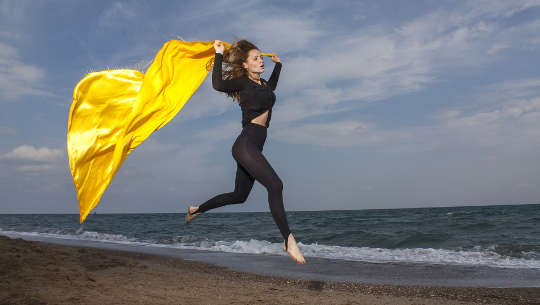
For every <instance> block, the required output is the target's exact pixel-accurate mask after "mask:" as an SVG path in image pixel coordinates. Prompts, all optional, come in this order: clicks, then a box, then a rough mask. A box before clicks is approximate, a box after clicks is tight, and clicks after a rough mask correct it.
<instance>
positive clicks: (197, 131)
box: [0, 0, 540, 213]
mask: <svg viewBox="0 0 540 305" xmlns="http://www.w3.org/2000/svg"><path fill="white" fill-rule="evenodd" d="M338 4H339V5H338ZM0 25H1V26H0V104H1V106H2V111H1V112H0V139H1V142H0V143H1V145H0V182H1V183H0V193H1V194H2V199H1V204H0V213H78V206H77V200H76V194H75V187H74V185H73V182H72V179H71V174H70V171H69V165H68V161H67V153H66V130H67V118H68V112H69V107H70V105H71V102H72V92H73V88H74V86H75V85H76V84H77V82H78V81H79V80H80V79H81V78H82V77H84V75H86V73H89V72H91V71H99V70H105V69H110V68H136V69H139V70H141V71H143V72H144V70H145V69H146V67H148V65H149V64H150V63H151V60H152V59H153V57H154V55H155V54H156V52H157V51H158V50H159V49H160V48H161V46H162V45H163V43H165V42H166V41H168V40H171V39H184V40H206V41H207V40H214V39H220V40H225V41H229V42H232V41H234V39H235V38H244V39H248V40H250V41H252V42H254V43H255V44H256V45H258V46H259V48H260V49H261V50H262V51H264V52H276V53H277V54H279V55H280V57H281V59H282V62H283V69H282V72H281V76H280V80H279V83H278V88H277V90H276V94H277V101H276V104H275V106H274V112H273V115H272V121H271V123H270V128H269V130H268V138H267V142H266V144H265V148H264V154H265V155H266V157H267V159H268V160H269V161H270V163H271V164H272V166H273V167H274V169H275V170H276V172H277V173H278V175H279V176H280V177H281V179H282V180H283V182H284V202H285V207H286V209H287V210H291V211H293V210H325V209H367V208H402V207H426V206H456V205H486V204H526V203H539V198H540V153H539V152H540V72H539V71H540V61H539V60H538V58H540V1H497V0H490V1H458V2H456V1H349V2H347V1H339V2H335V1H295V2H294V3H293V4H291V3H290V2H289V1H283V2H277V1H270V2H269V1H233V0H227V1H219V2H210V1H208V2H206V1H19V0H18V1H6V0H4V1H0ZM266 61H267V63H266V64H267V65H266V67H267V72H266V73H265V74H264V75H263V77H264V78H268V77H269V74H270V72H271V70H272V68H273V64H272V63H271V61H270V60H269V59H266ZM209 80H210V77H207V79H206V80H205V82H204V83H203V85H202V86H201V87H200V88H199V90H198V91H197V92H196V94H195V95H194V96H193V97H192V99H191V100H190V101H189V102H188V103H187V104H186V105H185V106H184V108H183V109H182V110H181V111H180V113H179V114H178V115H177V117H176V118H175V119H174V120H173V121H171V122H170V123H169V124H168V125H167V126H165V127H164V128H162V129H161V130H159V131H158V132H156V133H154V134H153V135H152V136H150V138H149V139H148V140H147V141H146V142H145V143H143V144H142V145H141V146H139V147H138V148H137V149H136V150H135V151H133V152H132V153H131V154H130V156H129V157H128V158H127V160H126V162H125V163H124V164H123V166H122V168H121V169H120V170H119V172H118V174H117V176H116V177H115V180H114V181H113V182H112V184H111V185H110V186H109V189H108V190H107V191H106V192H105V194H104V196H103V198H102V200H101V202H100V205H99V206H98V207H97V208H96V211H98V212H184V211H185V209H186V207H187V205H188V204H196V205H197V204H200V203H202V202H204V201H205V200H207V199H209V198H211V197H212V196H214V195H216V194H219V193H222V192H229V191H232V190H233V188H234V177H235V171H236V164H235V161H234V159H233V158H232V155H231V146H232V144H233V142H234V140H235V138H236V136H237V135H238V134H239V133H240V131H241V124H240V121H241V112H240V109H239V107H238V105H237V104H236V103H234V102H232V101H231V100H230V99H228V98H227V97H226V96H225V95H223V94H220V93H218V92H216V91H214V90H213V89H212V88H211V84H210V82H209ZM216 211H223V212H227V211H229V212H230V211H268V202H267V193H266V190H265V189H264V187H263V186H262V185H261V184H259V183H256V184H255V186H254V188H253V191H252V193H251V194H250V197H249V198H248V201H247V202H246V203H245V204H243V205H233V206H228V207H224V208H221V209H220V210H216Z"/></svg>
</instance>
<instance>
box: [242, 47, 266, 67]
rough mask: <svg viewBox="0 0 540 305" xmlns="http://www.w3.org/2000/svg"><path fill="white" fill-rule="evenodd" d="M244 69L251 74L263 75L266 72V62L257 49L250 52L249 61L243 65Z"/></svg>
mask: <svg viewBox="0 0 540 305" xmlns="http://www.w3.org/2000/svg"><path fill="white" fill-rule="evenodd" d="M243 65H244V68H246V69H247V70H248V72H251V73H263V72H264V60H263V58H262V56H261V52H260V51H259V50H257V49H251V50H249V52H248V57H247V60H246V61H245V62H244V63H243Z"/></svg>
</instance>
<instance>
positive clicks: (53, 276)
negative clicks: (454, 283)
mask: <svg viewBox="0 0 540 305" xmlns="http://www.w3.org/2000/svg"><path fill="white" fill-rule="evenodd" d="M0 270H2V271H3V272H0V287H1V289H0V304H29V303H32V304H291V303H293V304H540V288H481V287H474V288H469V287H443V286H407V285H387V284H363V283H352V282H332V281H319V280H299V279H291V278H287V277H282V276H272V275H259V274H255V273H250V272H243V271H234V270H231V269H228V268H226V267H221V266H217V265H214V264H210V263H205V262H196V261H190V260H184V259H181V258H173V257H167V256H161V255H159V254H147V253H137V252H128V251H122V250H111V249H99V248H92V247H84V246H71V245H58V244H51V243H46V242H36V241H27V240H23V239H20V238H17V239H12V238H9V237H5V236H0Z"/></svg>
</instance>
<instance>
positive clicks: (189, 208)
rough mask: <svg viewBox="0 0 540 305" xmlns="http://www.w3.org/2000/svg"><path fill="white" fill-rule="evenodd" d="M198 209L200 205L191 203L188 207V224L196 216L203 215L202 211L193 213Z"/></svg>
mask: <svg viewBox="0 0 540 305" xmlns="http://www.w3.org/2000/svg"><path fill="white" fill-rule="evenodd" d="M198 209H199V207H195V206H192V205H190V206H189V207H188V212H187V214H186V224H187V223H189V222H190V221H192V220H193V219H194V218H195V217H197V216H199V215H201V213H195V214H192V213H193V212H195V211H197V210H198Z"/></svg>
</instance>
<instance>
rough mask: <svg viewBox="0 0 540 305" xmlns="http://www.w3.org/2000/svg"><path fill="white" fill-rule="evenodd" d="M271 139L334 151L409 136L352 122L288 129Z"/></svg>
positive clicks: (400, 132) (408, 135) (405, 132)
mask: <svg viewBox="0 0 540 305" xmlns="http://www.w3.org/2000/svg"><path fill="white" fill-rule="evenodd" d="M272 135H273V136H275V137H276V138H278V139H279V140H280V141H283V142H288V143H294V144H315V145H322V146H335V147H346V146H358V145H368V146H371V145H380V144H397V143H402V142H403V141H407V140H408V139H409V138H411V136H412V135H411V134H410V133H409V131H406V130H398V129H396V130H381V129H378V128H376V127H375V126H372V125H371V124H368V123H364V122H358V121H354V120H345V121H340V122H330V123H308V124H302V125H299V126H297V127H294V126H288V127H287V128H280V129H277V130H275V131H273V132H272Z"/></svg>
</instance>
